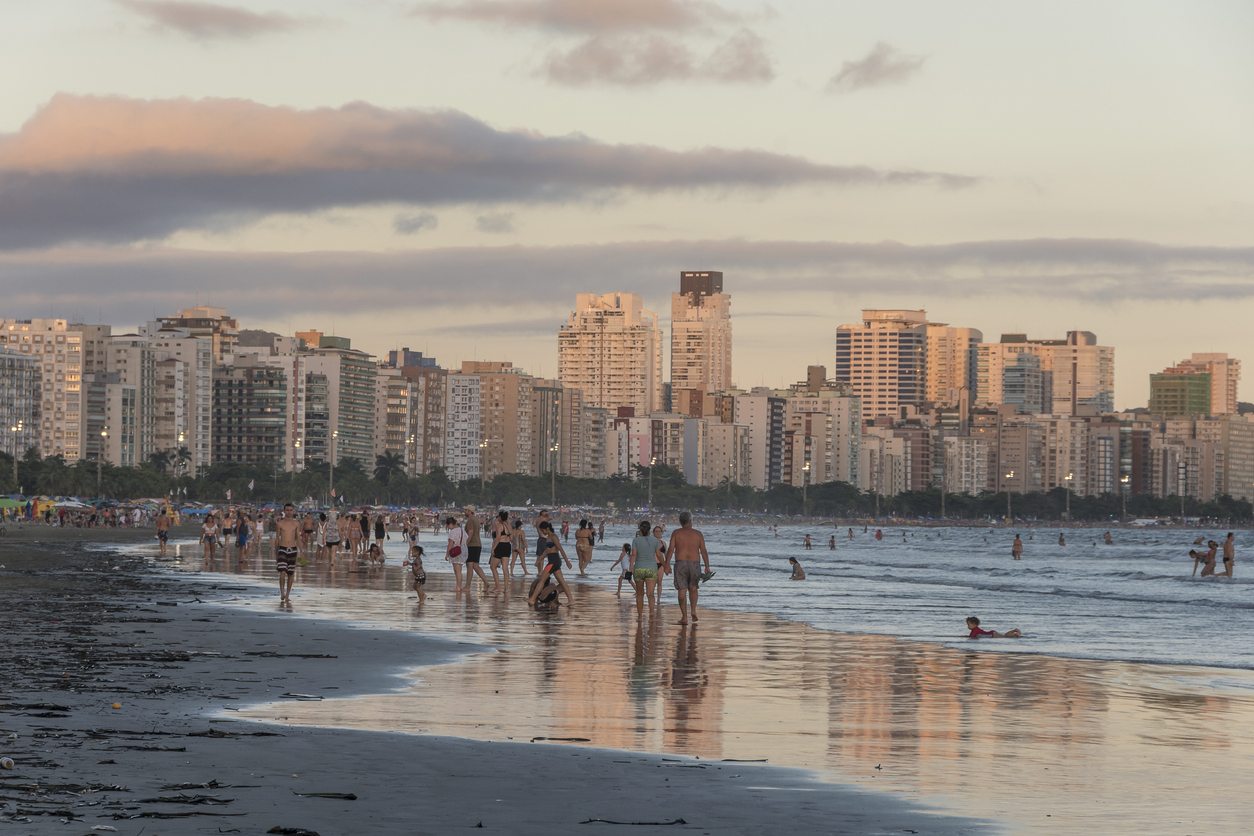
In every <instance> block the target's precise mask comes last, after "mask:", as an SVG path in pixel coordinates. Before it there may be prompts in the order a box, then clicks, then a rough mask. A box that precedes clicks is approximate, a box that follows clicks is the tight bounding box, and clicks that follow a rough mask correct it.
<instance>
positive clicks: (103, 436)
mask: <svg viewBox="0 0 1254 836" xmlns="http://www.w3.org/2000/svg"><path fill="white" fill-rule="evenodd" d="M108 438H109V431H108V430H107V429H105V430H101V431H100V449H99V450H97V451H96V496H101V487H100V486H101V485H102V484H103V482H102V481H101V480H102V475H101V462H103V461H104V448H105V443H106V440H107V439H108Z"/></svg>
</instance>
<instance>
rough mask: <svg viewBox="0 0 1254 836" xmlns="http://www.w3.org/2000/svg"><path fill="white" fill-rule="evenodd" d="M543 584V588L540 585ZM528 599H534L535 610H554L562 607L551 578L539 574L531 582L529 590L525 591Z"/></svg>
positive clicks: (550, 576)
mask: <svg viewBox="0 0 1254 836" xmlns="http://www.w3.org/2000/svg"><path fill="white" fill-rule="evenodd" d="M541 582H543V584H544V586H543V587H541V586H540V584H541ZM527 595H528V597H531V598H535V608H536V609H537V610H556V609H557V608H558V607H560V606H561V605H562V602H561V601H560V600H559V599H558V597H557V584H555V583H553V576H552V575H550V574H544V573H541V576H540V577H538V578H536V579H535V580H534V581H532V582H531V588H530V589H529V590H527Z"/></svg>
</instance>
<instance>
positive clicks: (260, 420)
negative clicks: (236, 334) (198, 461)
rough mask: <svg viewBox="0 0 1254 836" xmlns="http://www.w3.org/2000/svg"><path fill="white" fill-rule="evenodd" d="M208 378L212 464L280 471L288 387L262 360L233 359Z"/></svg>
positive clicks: (284, 376) (280, 371)
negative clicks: (210, 386) (267, 467)
mask: <svg viewBox="0 0 1254 836" xmlns="http://www.w3.org/2000/svg"><path fill="white" fill-rule="evenodd" d="M226 359H227V360H228V362H229V365H221V366H219V367H218V368H217V369H216V371H215V373H214V376H213V424H212V428H213V442H212V443H213V459H214V462H215V463H216V462H236V463H240V464H268V465H272V466H281V465H282V462H283V459H284V456H285V453H286V451H287V449H288V435H289V432H288V410H289V396H288V395H289V390H290V388H291V381H290V377H289V374H288V372H287V370H286V369H285V368H283V367H282V366H281V365H279V364H275V363H272V362H270V358H269V356H268V355H262V354H234V355H228V357H227V358H226Z"/></svg>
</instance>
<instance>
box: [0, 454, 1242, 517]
mask: <svg viewBox="0 0 1254 836" xmlns="http://www.w3.org/2000/svg"><path fill="white" fill-rule="evenodd" d="M188 470H189V466H188V462H187V461H186V460H180V457H179V456H171V455H169V454H157V455H154V456H153V457H152V459H151V460H149V461H147V462H144V463H143V464H141V465H138V466H136V467H123V466H118V465H112V464H107V463H102V464H101V465H100V466H99V468H97V464H96V462H94V461H85V460H84V461H78V462H75V463H74V464H70V463H67V462H66V461H65V460H64V459H63V458H62V457H61V456H48V457H46V458H44V457H41V456H40V455H39V452H38V450H36V449H34V448H31V449H30V450H28V451H27V452H26V454H25V455H24V456H22V457H21V459H19V461H18V463H17V479H16V481H14V476H13V458H12V457H11V456H9V455H8V454H3V453H0V492H3V493H7V494H14V493H18V492H19V491H20V492H24V493H25V494H27V495H32V494H38V495H46V496H80V497H86V498H105V499H118V500H123V499H138V498H141V497H153V498H157V497H162V496H172V495H175V494H177V496H178V497H179V498H180V499H187V500H192V501H197V502H213V503H221V502H225V501H226V495H227V491H230V492H231V499H232V501H234V502H253V503H257V504H265V503H269V502H278V501H282V502H287V501H298V502H299V501H301V500H304V499H305V498H311V499H313V500H315V501H321V502H324V503H326V502H329V501H330V499H331V490H332V478H334V490H335V493H336V498H337V501H338V502H343V503H345V504H349V505H365V504H369V505H398V506H427V507H447V506H450V505H456V506H461V505H466V504H474V505H477V506H480V507H485V508H494V507H497V506H501V505H515V506H522V505H526V504H527V503H528V501H530V503H531V504H532V505H533V506H535V507H546V506H549V505H551V504H554V502H553V501H554V498H555V499H556V503H555V504H556V505H558V506H559V507H575V508H579V507H584V508H602V509H609V508H613V509H616V510H617V511H620V512H623V513H630V512H633V511H634V510H635V509H637V508H645V507H650V481H651V484H652V490H651V496H652V503H651V507H652V508H653V509H655V510H664V511H674V510H691V511H695V512H704V513H721V512H731V513H739V514H771V515H780V516H798V515H800V516H812V517H844V518H870V517H874V516H876V513H877V510H878V514H879V516H886V517H887V516H891V517H905V518H933V519H935V518H940V517H941V515H942V502H943V504H944V516H945V517H947V518H951V519H953V518H956V519H989V518H1002V517H1005V515H1006V499H1007V495H1006V493H1005V492H1002V493H991V492H990V493H983V494H980V495H978V496H970V495H968V494H953V493H947V494H945V495H944V497H943V498H942V496H941V493H940V491H939V490H935V489H933V490H926V491H908V492H905V493H901V494H897V495H896V496H878V497H877V496H876V495H875V494H873V493H871V492H869V491H861V490H859V489H858V488H857V487H856V486H854V485H850V484H848V483H846V482H824V483H822V484H818V485H810V486H809V487H808V488H806V489H802V488H796V487H792V486H791V485H776V486H774V487H773V488H771V489H770V490H767V491H760V490H757V489H755V488H751V487H748V486H746V485H738V484H735V483H732V484H728V483H727V482H726V481H724V482H723V484H722V485H720V486H718V487H713V488H708V487H701V486H698V485H691V484H689V483H688V482H687V481H686V480H685V479H684V475H683V472H682V471H680V470H678V469H676V468H673V467H669V466H667V465H663V464H658V465H655V466H653V468H652V474H651V476H652V478H651V480H650V472H649V471H650V468H648V467H638V468H637V472H636V477H635V478H627V477H624V476H620V475H615V476H611V477H609V478H607V479H580V478H576V477H573V476H563V475H561V474H557V475H556V476H554V475H553V474H548V473H545V474H542V475H540V476H526V475H523V474H518V473H504V474H500V475H498V476H496V477H494V478H492V479H490V480H487V481H486V482H484V483H481V481H480V480H479V479H470V480H466V481H462V482H454V481H453V480H452V479H450V478H449V477H448V474H447V473H446V472H445V471H444V470H442V469H440V468H434V469H433V470H432V471H431V472H430V473H424V474H419V475H416V476H412V477H411V476H409V475H408V474H407V472H406V467H405V463H404V461H403V459H402V458H401V457H400V456H399V455H397V454H395V453H389V454H386V455H381V456H377V457H376V458H375V462H374V465H373V467H369V468H368V467H367V466H366V464H365V463H363V462H361V461H360V460H358V459H351V458H346V459H343V460H341V461H340V462H339V463H338V464H336V466H335V468H334V476H332V472H331V470H332V469H331V467H330V466H329V465H328V464H326V463H324V462H314V463H311V464H309V465H308V466H307V467H306V468H305V469H304V470H302V471H300V472H297V473H292V472H288V471H285V470H283V469H282V467H281V466H279V464H278V463H277V462H276V463H272V464H237V463H230V462H224V463H220V464H215V465H213V466H211V467H207V468H201V469H200V471H199V472H198V473H197V474H196V476H195V477H194V478H193V477H191V476H189V475H187V472H188ZM250 482H251V483H252V485H253V487H252V489H251V490H250V489H249V487H248V485H249V483H250ZM1123 499H1124V498H1123V497H1122V496H1120V495H1119V494H1104V495H1101V496H1080V495H1078V494H1072V495H1071V499H1070V514H1071V519H1072V520H1075V521H1085V522H1103V521H1106V522H1109V521H1113V520H1118V519H1120V517H1121V516H1122V513H1123V507H1124V504H1123ZM1010 507H1011V513H1012V515H1013V516H1014V517H1015V518H1017V519H1041V520H1061V519H1064V517H1065V513H1066V507H1067V494H1066V491H1065V490H1064V489H1063V488H1056V489H1054V490H1051V491H1048V492H1038V493H1028V494H1018V493H1016V494H1011V495H1010ZM1182 512H1183V514H1184V515H1185V516H1189V517H1208V518H1213V519H1226V520H1233V521H1249V520H1251V519H1252V518H1254V505H1251V503H1250V502H1248V501H1246V500H1240V499H1233V498H1232V497H1229V496H1222V497H1219V498H1218V499H1216V500H1214V501H1212V502H1202V501H1200V500H1196V499H1189V498H1186V499H1185V500H1184V502H1183V504H1182V503H1181V501H1180V498H1179V497H1154V496H1146V495H1143V494H1136V495H1129V496H1128V497H1127V514H1128V517H1129V518H1136V517H1173V516H1175V517H1178V516H1180V515H1181V513H1182Z"/></svg>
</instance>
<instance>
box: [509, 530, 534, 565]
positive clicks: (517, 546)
mask: <svg viewBox="0 0 1254 836" xmlns="http://www.w3.org/2000/svg"><path fill="white" fill-rule="evenodd" d="M510 549H511V551H510V556H509V573H510V574H511V575H512V574H514V561H515V560H517V561H518V563H519V564H520V565H521V566H522V570H523V574H524V575H530V574H531V573H530V572H528V571H527V532H525V531H523V527H522V520H514V530H513V533H512V534H510Z"/></svg>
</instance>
